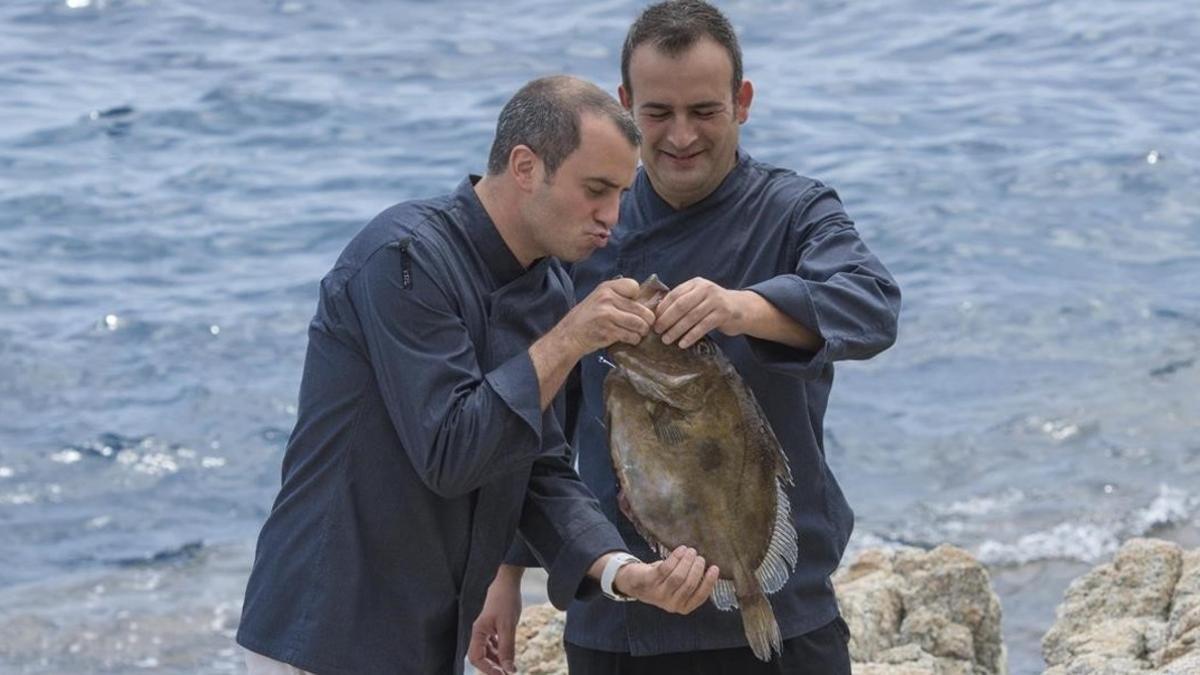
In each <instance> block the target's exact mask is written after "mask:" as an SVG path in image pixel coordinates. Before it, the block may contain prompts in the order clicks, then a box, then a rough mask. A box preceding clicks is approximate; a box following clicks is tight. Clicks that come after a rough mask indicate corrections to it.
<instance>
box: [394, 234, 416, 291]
mask: <svg viewBox="0 0 1200 675" xmlns="http://www.w3.org/2000/svg"><path fill="white" fill-rule="evenodd" d="M411 241H412V240H411V239H409V238H408V237H405V238H403V239H401V240H399V241H396V242H392V243H391V244H389V246H391V247H392V248H394V249H398V250H399V251H400V283H401V284H402V285H403V286H404V290H406V291H410V290H412V263H411V262H410V261H409V259H408V245H409V243H410V242H411Z"/></svg>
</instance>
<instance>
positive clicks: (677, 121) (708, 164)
mask: <svg viewBox="0 0 1200 675" xmlns="http://www.w3.org/2000/svg"><path fill="white" fill-rule="evenodd" d="M732 79H733V63H732V61H731V60H730V58H729V52H727V51H726V50H725V48H724V47H722V46H721V45H720V44H718V43H717V42H716V41H714V40H712V39H710V38H701V39H700V40H697V41H696V42H695V43H694V44H692V45H691V46H690V47H688V48H686V49H685V50H684V51H683V52H681V53H679V54H677V55H673V56H672V55H669V54H666V53H664V52H662V51H659V49H658V48H657V47H655V46H654V45H653V44H650V43H645V44H642V45H640V46H639V47H637V49H635V50H634V51H633V54H632V55H631V57H630V61H629V85H630V88H631V89H632V91H626V90H625V88H624V86H622V87H621V90H620V94H621V103H622V104H624V105H625V107H627V108H629V109H630V111H631V112H632V113H633V116H634V119H636V120H637V124H638V127H639V128H640V129H641V131H642V139H643V140H642V164H643V165H645V167H646V173H647V174H648V175H649V177H650V183H651V184H652V185H653V186H654V190H655V192H657V193H658V194H659V196H660V197H662V198H663V199H664V200H666V202H667V203H668V204H670V205H671V206H673V207H675V208H676V209H681V208H684V207H686V206H689V205H691V204H694V203H696V202H698V201H700V200H701V199H703V198H705V197H707V196H708V195H709V194H710V193H712V191H713V190H715V189H717V186H719V185H720V184H721V181H723V180H724V179H725V176H726V175H728V174H729V172H730V171H731V170H732V169H733V167H734V165H735V164H736V163H737V146H738V127H739V125H741V124H742V123H743V122H745V121H746V119H747V118H748V117H749V114H750V102H751V99H752V98H753V94H754V92H753V88H752V87H751V85H750V82H748V81H746V80H743V81H742V82H741V83H740V85H739V87H738V89H737V92H736V95H735V92H734V91H733V90H732V89H731V87H730V82H731V81H732Z"/></svg>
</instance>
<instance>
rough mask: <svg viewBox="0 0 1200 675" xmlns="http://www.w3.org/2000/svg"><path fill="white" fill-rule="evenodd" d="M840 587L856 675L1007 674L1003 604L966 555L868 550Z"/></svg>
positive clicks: (841, 577) (843, 574)
mask: <svg viewBox="0 0 1200 675" xmlns="http://www.w3.org/2000/svg"><path fill="white" fill-rule="evenodd" d="M834 586H835V588H836V589H837V595H838V604H839V605H841V610H842V616H843V617H845V619H846V623H847V624H848V625H849V626H850V634H851V639H850V658H851V659H852V660H853V661H854V672H855V673H856V674H858V673H864V674H874V675H908V674H913V675H916V674H917V673H920V674H922V675H957V674H959V673H961V674H963V675H1001V674H1002V673H1006V672H1007V671H1008V665H1007V656H1006V653H1005V649H1004V643H1003V640H1002V639H1001V635H1000V600H999V599H998V598H997V597H996V594H995V592H994V591H993V590H992V586H991V579H990V577H989V576H988V573H987V570H986V569H984V567H983V565H981V564H980V563H979V562H978V561H976V560H975V559H974V558H973V557H971V555H970V554H969V553H967V552H966V551H963V550H962V549H959V548H955V547H953V546H939V547H937V548H935V549H933V550H932V551H921V550H917V549H901V550H892V551H889V550H882V549H873V550H870V551H866V552H864V553H863V554H862V555H860V556H859V557H858V559H857V560H855V561H854V562H853V563H852V564H850V565H849V566H848V567H847V568H845V569H843V570H841V571H839V572H838V574H836V575H835V576H834Z"/></svg>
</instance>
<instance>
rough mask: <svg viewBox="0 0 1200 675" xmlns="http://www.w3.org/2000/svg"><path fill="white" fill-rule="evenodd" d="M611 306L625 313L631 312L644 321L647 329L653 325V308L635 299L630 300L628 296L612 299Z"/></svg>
mask: <svg viewBox="0 0 1200 675" xmlns="http://www.w3.org/2000/svg"><path fill="white" fill-rule="evenodd" d="M613 307H615V308H617V309H619V310H621V311H622V312H625V313H626V314H632V315H634V316H636V317H637V318H639V319H641V320H642V321H644V322H646V327H647V329H648V328H649V327H650V326H653V325H654V322H655V320H656V319H655V316H654V310H652V309H650V308H649V307H647V306H645V305H643V304H642V303H640V302H637V301H636V300H630V299H629V298H616V299H614V300H613Z"/></svg>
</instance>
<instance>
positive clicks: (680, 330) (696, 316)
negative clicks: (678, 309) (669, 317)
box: [662, 304, 709, 344]
mask: <svg viewBox="0 0 1200 675" xmlns="http://www.w3.org/2000/svg"><path fill="white" fill-rule="evenodd" d="M708 312H709V308H708V307H707V306H706V305H704V304H701V305H697V306H696V307H694V308H693V309H692V310H691V311H690V312H688V313H687V314H684V315H683V316H681V317H679V320H678V321H676V322H675V325H673V326H671V329H670V330H668V331H667V332H666V333H663V336H662V341H663V343H665V344H671V343H672V342H675V341H676V340H678V339H679V338H681V337H683V336H684V335H686V334H687V332H688V331H690V330H691V329H692V328H694V327H695V326H696V324H698V323H700V321H701V320H703V319H705V318H706V317H707V316H708Z"/></svg>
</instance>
